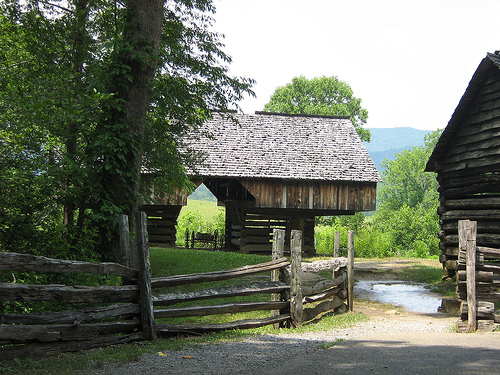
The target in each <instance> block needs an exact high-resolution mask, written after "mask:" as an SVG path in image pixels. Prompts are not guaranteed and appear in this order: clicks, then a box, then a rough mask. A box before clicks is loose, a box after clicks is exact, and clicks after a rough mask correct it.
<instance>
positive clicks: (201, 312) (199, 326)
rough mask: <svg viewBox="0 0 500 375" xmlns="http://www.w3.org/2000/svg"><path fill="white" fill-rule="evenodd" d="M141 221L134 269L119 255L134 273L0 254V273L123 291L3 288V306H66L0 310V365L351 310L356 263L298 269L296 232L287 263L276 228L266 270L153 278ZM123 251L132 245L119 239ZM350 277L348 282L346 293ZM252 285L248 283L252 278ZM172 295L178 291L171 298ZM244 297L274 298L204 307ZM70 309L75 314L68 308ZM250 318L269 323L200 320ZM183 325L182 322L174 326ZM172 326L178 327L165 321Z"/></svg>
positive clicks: (127, 258) (114, 267)
mask: <svg viewBox="0 0 500 375" xmlns="http://www.w3.org/2000/svg"><path fill="white" fill-rule="evenodd" d="M137 223H138V228H139V230H138V235H137V253H138V257H136V258H137V259H136V260H135V261H132V260H131V258H133V257H131V256H129V255H127V251H129V250H128V246H126V245H125V246H124V247H125V249H124V250H123V251H122V252H121V255H119V256H118V258H119V259H120V261H121V262H124V263H127V264H129V263H131V262H136V263H138V266H137V269H133V268H131V267H128V266H125V265H121V264H118V263H92V262H81V261H70V260H57V259H49V258H45V257H39V256H33V255H27V254H16V253H6V252H0V271H15V270H19V271H23V272H49V273H55V274H57V273H75V274H97V275H114V276H115V278H116V279H118V280H119V278H121V284H122V285H109V286H79V285H54V284H51V285H30V284H19V283H15V282H13V283H0V302H1V303H5V301H14V302H29V301H46V302H51V303H60V304H64V306H65V307H64V308H61V309H60V310H59V311H56V312H36V313H35V312H30V313H5V312H4V311H2V314H1V321H0V358H1V359H2V360H5V359H10V358H14V357H23V356H43V355H50V354H55V353H58V352H63V351H76V350H80V349H89V348H94V347H99V346H106V345H110V344H119V343H126V342H131V341H136V340H154V339H156V338H157V337H158V336H166V335H170V334H174V333H179V332H208V331H219V330H226V329H233V328H240V329H242V328H253V327H259V326H263V325H268V324H274V325H275V327H280V326H293V327H298V326H301V325H302V324H303V323H304V322H307V321H312V320H314V319H316V318H317V317H319V316H321V315H323V314H324V313H326V312H345V311H346V310H347V306H348V305H349V306H350V308H351V309H352V293H350V294H349V291H352V280H353V276H352V268H353V256H352V257H351V256H350V257H349V259H350V260H351V261H350V263H349V264H348V261H347V260H346V259H345V258H334V259H333V260H327V261H320V262H315V263H302V262H301V251H302V238H301V236H302V233H301V232H300V231H292V238H291V245H292V246H291V259H290V262H289V261H288V260H287V259H286V258H285V257H283V253H284V235H285V232H284V231H283V230H279V229H276V230H275V231H274V233H273V254H272V260H271V261H269V262H266V263H261V264H256V265H249V266H245V267H240V268H236V269H230V270H223V271H215V272H207V273H200V274H190V275H175V276H168V277H158V278H153V279H151V272H150V264H149V251H148V246H147V243H148V241H147V231H146V216H145V214H144V213H139V215H138V217H137ZM349 238H350V246H349V248H350V254H351V253H352V254H353V253H354V248H353V246H352V233H350V235H349ZM122 243H124V244H126V243H128V241H125V240H123V241H122ZM326 268H328V269H329V268H333V272H332V279H331V280H324V281H322V282H319V283H317V284H316V285H312V286H303V285H302V278H301V276H302V274H303V272H304V271H308V270H309V271H310V270H311V269H313V270H315V271H317V270H318V269H326ZM267 272H270V273H271V277H270V278H269V276H266V275H264V276H259V277H258V278H257V276H256V275H258V274H262V273H267ZM348 274H349V275H350V277H349V280H350V281H351V282H350V283H349V286H346V284H347V283H346V280H347V279H348ZM248 277H253V279H254V280H248ZM229 279H235V280H234V281H237V282H238V283H237V284H231V285H224V286H220V285H219V286H215V287H214V286H212V287H208V288H207V287H205V286H208V285H210V283H213V282H220V281H221V280H229ZM236 279H237V280H236ZM201 283H203V284H202V286H203V287H205V288H202V289H197V290H194V289H193V284H201ZM207 283H208V284H207ZM116 284H120V283H119V282H117V283H116ZM168 288H175V290H170V291H169V290H168ZM181 289H183V290H181ZM153 291H154V292H155V294H154V295H153ZM250 295H260V296H262V295H264V296H265V295H270V298H269V297H268V298H267V299H260V300H255V299H253V300H250V301H246V302H245V301H239V300H237V301H234V302H225V303H222V304H221V303H219V304H206V303H207V302H209V301H207V300H209V299H220V298H224V299H225V300H227V299H231V298H235V297H237V298H241V297H242V296H243V297H245V298H246V296H250ZM202 301H203V302H202ZM200 302H202V303H200ZM67 305H71V306H72V308H70V309H67V308H66V307H67ZM256 310H264V311H270V316H269V317H266V318H258V319H243V320H235V321H231V322H223V323H211V324H203V323H199V320H200V317H203V316H207V315H214V314H224V315H227V314H233V313H238V312H248V311H256ZM180 317H182V318H184V321H178V319H179V318H180ZM186 317H187V318H186ZM189 317H195V318H192V319H194V322H193V321H191V322H189V319H190V318H189ZM196 317H198V318H196ZM169 319H170V320H172V319H173V320H174V321H173V322H169V321H168V320H169ZM186 320H187V321H188V322H186Z"/></svg>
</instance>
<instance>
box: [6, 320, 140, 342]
mask: <svg viewBox="0 0 500 375" xmlns="http://www.w3.org/2000/svg"><path fill="white" fill-rule="evenodd" d="M140 327H141V325H140V323H139V322H138V321H122V322H101V323H90V324H77V325H74V324H49V325H44V324H36V325H22V324H21V325H17V324H16V325H10V324H0V342H2V341H3V342H10V343H12V344H15V343H23V342H29V341H39V342H54V341H75V340H78V341H79V340H90V339H93V338H95V337H96V336H97V335H103V334H117V333H122V334H126V333H132V332H134V331H136V330H137V329H139V328H140Z"/></svg>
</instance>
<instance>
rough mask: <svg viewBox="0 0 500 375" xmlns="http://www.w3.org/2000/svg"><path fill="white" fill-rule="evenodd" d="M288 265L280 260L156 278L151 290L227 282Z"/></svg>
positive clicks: (286, 261) (284, 260) (282, 259)
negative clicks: (220, 281) (210, 282)
mask: <svg viewBox="0 0 500 375" xmlns="http://www.w3.org/2000/svg"><path fill="white" fill-rule="evenodd" d="M289 264H290V263H289V262H288V260H287V259H286V258H280V259H277V260H273V261H271V262H266V263H260V264H255V265H250V266H244V267H239V268H233V269H229V270H222V271H214V272H204V273H197V274H190V275H176V276H168V277H157V278H153V279H152V280H151V285H152V287H153V288H163V287H170V286H177V285H185V284H193V283H203V282H209V281H219V280H227V279H232V278H236V277H241V276H244V275H253V274H256V273H261V272H266V271H271V270H273V269H277V268H281V267H286V266H288V265H289Z"/></svg>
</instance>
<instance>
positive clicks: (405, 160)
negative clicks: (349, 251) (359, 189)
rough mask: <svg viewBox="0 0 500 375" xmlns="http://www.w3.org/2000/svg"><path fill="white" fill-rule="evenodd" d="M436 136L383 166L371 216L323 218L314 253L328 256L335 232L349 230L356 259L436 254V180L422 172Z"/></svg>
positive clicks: (437, 135)
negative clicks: (352, 232) (375, 203)
mask: <svg viewBox="0 0 500 375" xmlns="http://www.w3.org/2000/svg"><path fill="white" fill-rule="evenodd" d="M439 135H440V131H439V130H438V131H435V132H431V133H429V134H427V135H426V137H425V145H424V146H419V147H413V148H412V149H409V150H404V151H403V152H401V153H399V154H397V155H396V159H394V160H385V161H384V162H383V166H384V170H383V171H382V176H383V179H384V182H383V183H382V185H381V187H380V188H379V190H378V196H377V200H378V208H377V212H376V213H375V214H374V215H372V216H369V217H367V218H365V217H364V216H363V215H361V214H357V215H354V216H352V217H351V216H345V217H337V218H330V219H329V220H328V219H325V218H324V219H323V220H322V224H323V225H325V224H326V225H327V226H326V227H320V229H318V230H317V232H316V239H317V246H318V252H319V253H327V254H329V253H331V252H332V248H333V232H334V231H335V230H339V231H341V233H345V232H347V230H354V231H355V232H356V236H355V252H356V256H359V257H388V256H412V257H427V256H430V255H437V254H438V253H439V240H438V238H437V233H438V231H439V221H438V220H439V218H438V215H437V213H436V211H437V207H438V206H439V200H438V191H437V188H438V184H437V181H436V180H435V176H434V175H433V174H431V173H426V172H424V169H425V165H426V163H427V160H428V159H429V156H430V154H431V153H432V151H433V149H434V146H435V144H436V142H437V140H438V138H439ZM345 236H346V235H345ZM341 239H342V236H341ZM341 242H342V241H341ZM342 246H343V245H342V244H341V247H342Z"/></svg>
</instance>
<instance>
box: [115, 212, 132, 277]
mask: <svg viewBox="0 0 500 375" xmlns="http://www.w3.org/2000/svg"><path fill="white" fill-rule="evenodd" d="M118 230H119V237H120V239H119V241H120V245H119V248H118V252H117V254H116V261H117V262H118V263H120V264H121V265H123V266H127V267H129V268H132V264H131V248H130V229H129V223H128V215H123V214H122V215H120V216H119V217H118ZM130 281H131V280H130V278H129V277H122V284H124V285H127V284H130Z"/></svg>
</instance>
